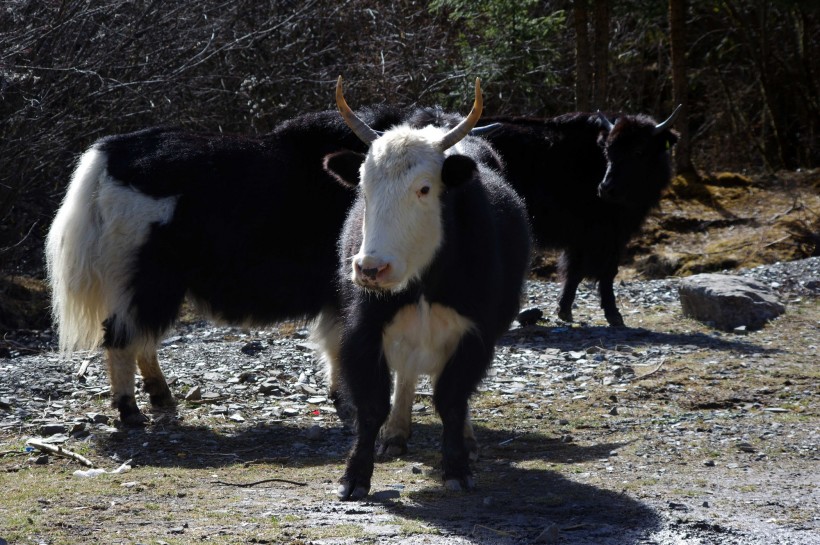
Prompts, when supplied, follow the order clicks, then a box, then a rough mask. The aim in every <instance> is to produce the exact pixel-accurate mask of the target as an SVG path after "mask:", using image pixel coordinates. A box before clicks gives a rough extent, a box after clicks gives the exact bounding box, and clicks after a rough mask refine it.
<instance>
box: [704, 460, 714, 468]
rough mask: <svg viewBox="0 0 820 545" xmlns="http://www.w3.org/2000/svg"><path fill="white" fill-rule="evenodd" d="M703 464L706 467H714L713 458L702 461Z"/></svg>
mask: <svg viewBox="0 0 820 545" xmlns="http://www.w3.org/2000/svg"><path fill="white" fill-rule="evenodd" d="M703 465H705V466H706V467H715V461H714V460H706V461H705V462H703Z"/></svg>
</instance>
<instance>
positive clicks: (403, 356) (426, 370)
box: [382, 298, 473, 377]
mask: <svg viewBox="0 0 820 545" xmlns="http://www.w3.org/2000/svg"><path fill="white" fill-rule="evenodd" d="M472 327H473V323H472V322H471V321H470V320H469V319H467V318H465V317H464V316H462V315H461V314H459V313H458V312H456V311H455V310H453V309H452V308H450V307H447V306H444V305H439V304H437V303H433V304H432V305H431V304H430V303H428V302H427V301H426V300H425V299H424V298H422V299H421V300H420V301H419V302H418V303H417V304H414V305H408V306H406V307H404V308H402V309H401V310H399V311H398V312H397V313H396V316H395V317H394V318H393V320H392V321H391V322H390V323H389V324H388V325H387V327H386V328H385V329H384V333H383V335H382V346H383V347H384V355H385V357H386V358H387V364H388V366H389V367H390V368H391V369H392V370H393V371H396V372H397V373H399V374H407V375H411V376H413V375H415V376H417V375H430V376H432V377H436V376H438V375H439V374H441V371H442V369H443V368H444V365H445V364H446V363H447V360H449V359H450V356H452V355H453V352H454V351H455V349H456V347H457V346H458V343H459V341H460V340H461V338H462V337H463V336H464V334H465V333H467V332H468V331H469V330H470V329H471V328H472Z"/></svg>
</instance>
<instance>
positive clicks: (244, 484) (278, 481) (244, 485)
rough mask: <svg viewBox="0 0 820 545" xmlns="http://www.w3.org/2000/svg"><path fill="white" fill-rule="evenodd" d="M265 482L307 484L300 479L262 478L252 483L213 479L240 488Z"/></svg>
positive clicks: (216, 482)
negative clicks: (299, 480)
mask: <svg viewBox="0 0 820 545" xmlns="http://www.w3.org/2000/svg"><path fill="white" fill-rule="evenodd" d="M264 483H287V484H292V485H296V486H307V483H300V482H298V481H291V480H289V479H276V478H273V479H262V480H261V481H254V482H252V483H229V482H225V481H211V484H224V485H225V486H238V487H239V488H250V487H251V486H256V485H258V484H264Z"/></svg>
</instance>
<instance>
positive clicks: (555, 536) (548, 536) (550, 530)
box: [534, 524, 561, 544]
mask: <svg viewBox="0 0 820 545" xmlns="http://www.w3.org/2000/svg"><path fill="white" fill-rule="evenodd" d="M560 537H561V531H560V530H559V528H558V525H556V524H550V525H549V526H547V527H546V528H544V530H543V531H542V532H541V533H540V534H538V536H537V537H536V538H535V540H534V543H546V544H552V543H558V541H559V539H560Z"/></svg>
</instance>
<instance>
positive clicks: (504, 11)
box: [0, 0, 820, 272]
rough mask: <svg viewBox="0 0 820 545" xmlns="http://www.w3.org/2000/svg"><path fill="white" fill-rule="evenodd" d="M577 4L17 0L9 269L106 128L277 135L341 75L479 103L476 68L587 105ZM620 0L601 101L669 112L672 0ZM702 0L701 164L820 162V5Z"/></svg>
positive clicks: (515, 99) (3, 168)
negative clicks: (279, 126) (579, 80)
mask: <svg viewBox="0 0 820 545" xmlns="http://www.w3.org/2000/svg"><path fill="white" fill-rule="evenodd" d="M576 3H577V2H568V1H566V0H564V1H547V2H535V1H529V0H528V1H525V2H518V3H511V2H505V1H503V0H481V4H482V7H481V10H479V11H476V7H475V6H476V4H475V3H471V2H463V1H460V0H438V1H436V2H430V3H428V2H422V1H415V0H399V1H386V0H370V1H366V0H344V1H342V2H328V1H325V0H307V1H306V0H267V1H259V0H235V1H231V2H226V1H224V0H197V1H196V2H193V1H189V0H180V1H179V2H159V1H157V0H151V1H149V0H109V1H107V2H94V1H92V0H66V1H63V2H39V1H33V0H31V1H26V0H14V1H11V2H6V3H4V5H3V8H2V11H0V29H3V30H2V31H0V113H1V114H2V133H1V134H0V268H2V270H3V271H5V272H13V271H15V270H23V271H26V272H36V271H37V270H38V268H39V267H40V265H41V264H40V246H41V241H42V238H43V235H44V232H45V230H46V229H47V227H48V224H49V223H50V221H51V217H52V215H53V213H54V210H55V208H56V206H57V205H58V204H59V200H60V198H61V196H62V193H63V191H64V188H65V184H66V182H67V179H68V175H69V172H70V170H71V166H72V162H73V161H74V158H75V157H76V155H77V154H78V153H80V152H81V151H82V150H83V149H84V148H85V147H86V146H88V145H89V144H90V143H91V142H93V141H94V139H96V138H97V137H99V136H101V135H103V134H107V133H113V132H124V131H128V130H132V129H135V128H138V127H143V126H146V125H154V124H178V125H182V126H186V127H189V128H192V129H197V130H207V131H228V132H242V133H258V132H265V131H267V130H269V129H270V128H271V127H272V126H273V125H274V124H275V123H277V122H279V121H280V120H282V119H285V118H288V117H291V116H293V115H296V114H298V113H301V112H305V111H313V110H319V109H325V108H329V107H331V106H332V90H333V84H334V82H335V79H336V76H337V75H338V74H344V75H345V77H346V80H347V82H348V85H349V86H350V89H349V90H348V93H349V95H350V96H355V97H356V103H357V104H365V103H368V102H381V101H386V102H391V103H397V104H410V103H413V102H418V103H420V104H424V105H429V104H434V103H439V104H442V105H444V106H446V107H450V108H456V109H459V110H465V109H466V108H467V106H468V104H469V100H470V98H469V94H470V89H471V87H470V84H469V82H470V81H471V80H472V78H473V77H475V76H481V77H482V79H483V80H484V88H485V89H486V94H487V97H486V98H487V111H488V113H494V114H495V113H514V114H525V115H544V116H546V115H555V114H558V113H562V112H565V111H570V110H573V109H574V96H575V89H574V84H575V80H574V66H575V64H574V55H575V53H574V51H575V49H574V47H575V44H574V40H575V33H574V27H573V22H572V10H571V9H570V8H571V7H572V6H573V5H574V4H576ZM611 4H612V7H613V9H612V12H611V18H612V19H611V22H610V26H611V29H612V32H611V33H610V47H609V59H608V65H609V74H610V75H609V83H608V85H607V91H608V92H607V94H606V96H607V98H606V101H605V102H606V104H602V105H597V104H596V105H593V107H607V108H610V109H613V110H627V111H633V112H635V111H645V112H647V113H650V114H654V115H657V116H660V115H663V114H666V113H668V112H669V111H670V109H671V106H672V97H671V83H670V81H669V68H670V67H669V59H668V57H669V51H668V50H669V48H668V39H667V27H668V25H667V21H666V11H665V9H664V4H662V3H659V2H651V1H649V0H643V1H632V2H626V1H621V2H617V1H612V2H611ZM691 4H692V6H691V8H690V11H689V17H690V21H689V27H690V32H689V35H690V37H689V42H690V43H691V50H690V55H691V56H693V57H694V58H696V59H698V60H697V61H695V62H692V63H691V69H690V81H691V91H690V94H691V103H690V108H691V112H692V120H691V121H692V129H693V131H692V133H693V135H694V142H693V146H694V147H693V149H694V159H695V163H696V164H698V165H699V166H701V167H702V168H706V169H712V168H716V167H718V166H720V167H722V168H735V169H740V168H743V167H748V168H751V169H753V170H754V169H759V168H763V167H768V168H781V167H789V168H794V167H798V166H804V167H810V166H817V165H818V163H820V159H819V158H818V145H817V132H818V130H820V127H818V124H820V121H819V120H818V103H817V96H818V92H817V91H818V89H817V87H818V77H820V75H818V73H817V71H818V67H817V65H816V63H814V64H812V63H811V62H810V59H816V58H820V57H818V53H820V51H818V46H819V45H820V37H819V36H818V33H819V32H820V29H818V11H817V8H815V7H812V6H813V4H811V3H809V2H800V1H783V2H777V3H770V2H762V1H758V0H743V1H737V2H728V1H724V2H694V1H693V2H691ZM471 6H472V7H471ZM487 13H491V14H494V15H493V17H488V16H486V15H482V14H487ZM476 72H478V73H476ZM774 90H777V93H773V91H774Z"/></svg>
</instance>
